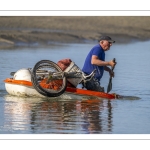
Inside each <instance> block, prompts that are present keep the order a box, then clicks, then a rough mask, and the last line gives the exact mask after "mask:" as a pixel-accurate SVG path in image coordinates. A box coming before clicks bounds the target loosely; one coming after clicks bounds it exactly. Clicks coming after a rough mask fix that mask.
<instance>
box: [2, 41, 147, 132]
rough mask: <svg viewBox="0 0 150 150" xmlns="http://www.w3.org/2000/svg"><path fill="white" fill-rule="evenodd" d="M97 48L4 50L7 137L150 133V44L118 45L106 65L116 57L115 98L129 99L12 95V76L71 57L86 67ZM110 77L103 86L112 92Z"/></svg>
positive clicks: (70, 46) (4, 126) (63, 46)
mask: <svg viewBox="0 0 150 150" xmlns="http://www.w3.org/2000/svg"><path fill="white" fill-rule="evenodd" d="M93 45H94V44H93V43H91V44H57V45H53V46H49V47H38V46H37V47H36V46H34V47H17V48H15V49H10V50H9V49H7V50H0V64H1V68H0V69H1V70H0V72H1V74H0V79H1V81H0V82H1V84H0V118H1V119H0V133H1V134H34V133H36V134H95V133H98V134H150V128H149V127H150V86H149V83H150V75H149V72H150V67H149V64H150V59H149V56H150V48H149V45H150V41H147V42H135V43H130V44H117V43H116V44H114V45H113V46H112V47H111V50H110V51H108V52H106V60H110V59H113V58H116V61H117V65H116V67H115V69H114V71H115V78H113V80H112V84H113V87H112V90H111V93H117V94H120V95H123V96H124V97H123V98H120V99H115V100H108V99H100V100H97V99H94V100H82V99H81V100H76V99H74V100H65V99H49V98H31V97H17V96H11V95H9V94H7V92H6V90H5V86H4V83H3V80H4V79H5V78H8V77H11V76H10V72H14V71H17V70H19V69H21V68H32V67H33V66H34V65H35V63H36V62H37V61H40V60H42V59H48V60H52V61H54V62H57V61H58V60H60V59H64V58H71V59H72V60H73V61H74V62H75V63H76V64H77V65H78V66H79V67H80V68H82V66H83V63H84V59H85V57H86V55H87V53H88V51H89V50H90V49H91V48H92V46H93ZM108 81H109V75H108V73H104V77H103V79H102V81H101V85H102V86H104V87H105V90H106V88H107V84H108Z"/></svg>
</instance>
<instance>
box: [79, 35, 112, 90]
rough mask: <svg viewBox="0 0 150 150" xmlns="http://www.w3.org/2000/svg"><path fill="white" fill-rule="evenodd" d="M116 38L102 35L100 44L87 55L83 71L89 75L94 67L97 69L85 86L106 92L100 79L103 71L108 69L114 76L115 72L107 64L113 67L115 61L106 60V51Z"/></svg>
mask: <svg viewBox="0 0 150 150" xmlns="http://www.w3.org/2000/svg"><path fill="white" fill-rule="evenodd" d="M112 43H115V41H114V40H112V39H111V37H109V36H101V37H100V39H99V44H97V45H96V46H94V47H93V48H92V49H91V51H90V52H89V54H88V55H87V57H86V59H85V62H84V66H83V68H82V71H83V72H84V73H85V74H87V75H89V74H90V73H91V72H92V71H93V70H94V69H96V72H95V75H94V77H93V79H91V80H90V81H87V82H86V83H84V85H83V86H84V87H85V88H86V89H88V90H93V91H100V92H104V87H101V86H100V79H101V78H102V76H103V72H104V70H105V71H108V72H109V74H110V76H112V77H114V72H112V71H111V69H110V68H109V67H107V66H111V67H113V66H114V65H115V63H114V62H113V60H110V61H109V62H108V61H105V51H108V50H109V49H110V46H112Z"/></svg>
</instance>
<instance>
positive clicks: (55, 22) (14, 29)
mask: <svg viewBox="0 0 150 150" xmlns="http://www.w3.org/2000/svg"><path fill="white" fill-rule="evenodd" d="M149 24H150V17H149V16H133V17H132V16H120V17H119V16H4V17H2V16H1V17H0V49H3V48H4V47H5V48H6V47H14V46H18V45H20V44H24V45H30V44H35V45H36V44H37V45H46V46H48V45H50V44H53V43H57V42H58V43H60V42H61V43H85V42H97V41H98V39H99V37H100V36H101V35H102V34H106V35H109V36H111V37H112V38H113V39H114V40H116V42H118V43H126V42H134V41H145V40H149V39H150V26H149Z"/></svg>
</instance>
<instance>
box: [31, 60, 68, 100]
mask: <svg viewBox="0 0 150 150" xmlns="http://www.w3.org/2000/svg"><path fill="white" fill-rule="evenodd" d="M31 81H32V84H33V86H34V88H35V89H36V90H37V91H38V92H39V93H40V94H42V95H44V96H47V97H57V96H60V95H61V94H63V93H64V92H65V90H66V87H67V79H66V77H65V76H64V75H63V72H62V70H61V69H60V67H59V66H58V65H57V64H56V63H54V62H52V61H49V60H41V61H39V62H37V63H36V64H35V66H34V68H33V70H32V73H31Z"/></svg>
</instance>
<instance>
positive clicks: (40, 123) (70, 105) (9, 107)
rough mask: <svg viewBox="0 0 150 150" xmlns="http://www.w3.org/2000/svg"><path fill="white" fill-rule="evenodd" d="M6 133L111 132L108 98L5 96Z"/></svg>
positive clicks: (110, 112)
mask: <svg viewBox="0 0 150 150" xmlns="http://www.w3.org/2000/svg"><path fill="white" fill-rule="evenodd" d="M5 100H6V103H5V107H4V109H5V110H4V112H5V118H6V120H5V122H4V129H3V130H4V131H5V132H6V133H39V134H40V133H51V134H53V133H54V134H58V133H59V134H68V133H70V134H90V133H111V131H112V106H111V101H109V100H104V99H102V100H93V99H92V100H60V99H59V100H56V99H54V100H52V99H43V98H29V97H25V98H23V97H15V96H10V95H7V96H5Z"/></svg>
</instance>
